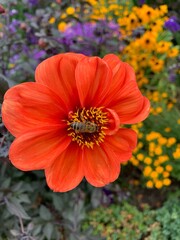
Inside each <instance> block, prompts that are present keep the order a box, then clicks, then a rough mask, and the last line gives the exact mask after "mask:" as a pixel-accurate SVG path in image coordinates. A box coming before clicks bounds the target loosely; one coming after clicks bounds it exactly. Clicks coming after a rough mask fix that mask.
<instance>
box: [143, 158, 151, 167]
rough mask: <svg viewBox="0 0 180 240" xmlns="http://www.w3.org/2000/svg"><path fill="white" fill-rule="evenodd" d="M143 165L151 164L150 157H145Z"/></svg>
mask: <svg viewBox="0 0 180 240" xmlns="http://www.w3.org/2000/svg"><path fill="white" fill-rule="evenodd" d="M144 163H145V164H147V165H150V164H151V163H152V159H151V158H150V157H145V159H144Z"/></svg>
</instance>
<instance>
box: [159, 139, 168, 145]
mask: <svg viewBox="0 0 180 240" xmlns="http://www.w3.org/2000/svg"><path fill="white" fill-rule="evenodd" d="M158 143H159V144H160V145H164V144H166V143H167V139H166V138H165V137H160V138H158Z"/></svg>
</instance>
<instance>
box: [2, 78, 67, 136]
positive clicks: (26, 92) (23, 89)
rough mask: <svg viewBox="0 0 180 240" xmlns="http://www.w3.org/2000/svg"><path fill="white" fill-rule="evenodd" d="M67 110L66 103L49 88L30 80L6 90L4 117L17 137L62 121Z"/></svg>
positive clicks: (4, 120)
mask: <svg viewBox="0 0 180 240" xmlns="http://www.w3.org/2000/svg"><path fill="white" fill-rule="evenodd" d="M66 111H67V110H66V105H65V104H64V103H63V102H62V101H61V99H60V98H59V97H58V96H57V95H56V94H55V93H54V92H52V91H51V90H50V89H49V88H47V87H46V86H44V85H41V84H38V83H33V82H31V83H30V82H29V83H22V84H20V85H17V86H15V87H12V88H10V89H9V90H8V91H7V92H6V94H5V97H4V102H3V106H2V119H3V122H4V124H5V126H6V127H7V129H8V130H9V131H10V132H11V133H12V134H13V135H14V136H16V137H17V136H20V135H21V134H23V133H25V132H27V131H29V130H32V129H34V128H36V127H37V126H40V127H41V126H47V125H50V124H58V123H61V119H62V118H64V117H65V116H66Z"/></svg>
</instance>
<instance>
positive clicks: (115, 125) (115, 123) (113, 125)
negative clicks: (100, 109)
mask: <svg viewBox="0 0 180 240" xmlns="http://www.w3.org/2000/svg"><path fill="white" fill-rule="evenodd" d="M106 111H107V113H108V119H109V123H108V129H105V130H104V132H105V133H106V135H113V134H115V133H116V132H117V131H118V130H119V126H120V119H119V116H118V115H117V113H116V112H115V111H114V110H112V109H110V108H106Z"/></svg>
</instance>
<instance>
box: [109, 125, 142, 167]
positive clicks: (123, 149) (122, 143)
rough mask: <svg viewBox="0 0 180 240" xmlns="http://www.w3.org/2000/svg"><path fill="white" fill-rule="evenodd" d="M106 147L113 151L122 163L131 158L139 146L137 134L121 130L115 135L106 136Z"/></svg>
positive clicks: (128, 130) (129, 130)
mask: <svg viewBox="0 0 180 240" xmlns="http://www.w3.org/2000/svg"><path fill="white" fill-rule="evenodd" d="M104 145H105V146H106V148H108V149H112V151H113V152H114V153H115V154H116V156H117V158H118V161H119V162H120V163H121V162H124V161H127V160H129V159H130V158H131V156H132V151H133V150H134V148H135V147H136V145H137V134H136V132H135V131H133V130H132V129H125V128H121V129H119V131H118V132H117V133H116V134H115V135H113V136H106V139H105V142H104Z"/></svg>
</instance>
